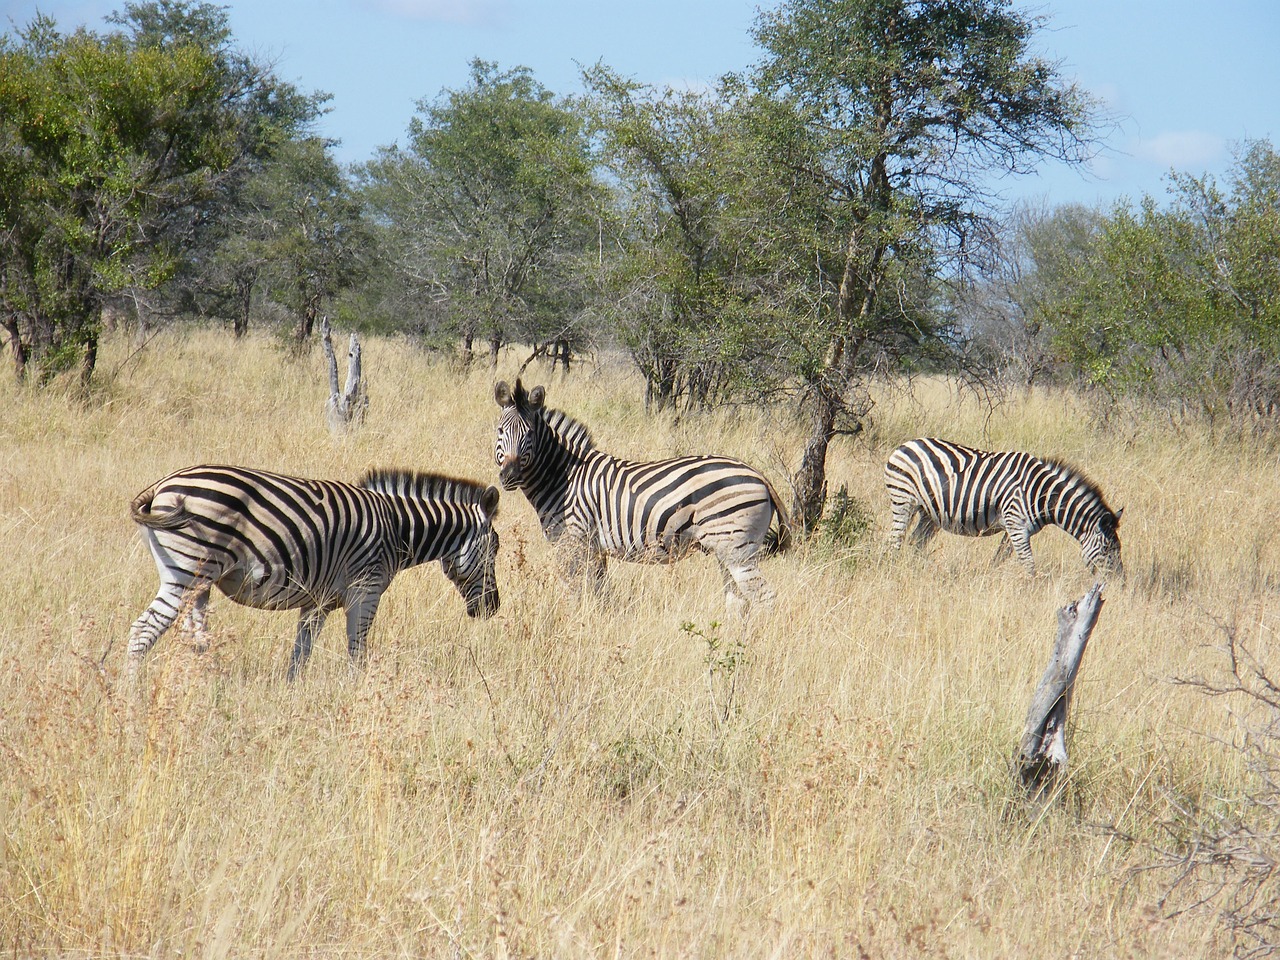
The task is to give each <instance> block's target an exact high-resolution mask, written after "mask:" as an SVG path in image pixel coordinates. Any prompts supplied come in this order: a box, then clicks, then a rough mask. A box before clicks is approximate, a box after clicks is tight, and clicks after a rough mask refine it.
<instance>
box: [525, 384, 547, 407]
mask: <svg viewBox="0 0 1280 960" xmlns="http://www.w3.org/2000/svg"><path fill="white" fill-rule="evenodd" d="M546 400H547V391H546V389H545V388H544V387H534V388H533V389H532V390H530V391H529V406H531V407H534V408H535V409H536V408H539V407H541V406H542V405H543V404H544V403H545V402H546Z"/></svg>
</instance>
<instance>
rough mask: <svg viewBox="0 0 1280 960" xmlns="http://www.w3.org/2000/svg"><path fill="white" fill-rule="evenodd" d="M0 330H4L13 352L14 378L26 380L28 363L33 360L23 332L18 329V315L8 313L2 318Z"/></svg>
mask: <svg viewBox="0 0 1280 960" xmlns="http://www.w3.org/2000/svg"><path fill="white" fill-rule="evenodd" d="M0 329H3V330H4V332H5V339H6V340H7V342H8V344H9V349H10V350H11V351H12V352H13V374H14V378H15V379H17V380H19V381H21V380H24V379H26V376H27V361H28V360H30V359H31V352H30V350H29V349H28V348H27V345H26V344H25V343H23V342H22V330H21V329H20V328H19V327H18V317H17V315H16V314H13V313H9V312H6V313H5V314H4V316H3V318H0Z"/></svg>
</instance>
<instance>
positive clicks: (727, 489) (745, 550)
mask: <svg viewBox="0 0 1280 960" xmlns="http://www.w3.org/2000/svg"><path fill="white" fill-rule="evenodd" d="M494 398H495V399H496V400H497V401H498V405H499V406H500V407H501V408H502V418H501V420H500V422H499V424H498V439H497V445H496V449H495V454H494V456H495V459H496V460H497V464H498V471H499V472H498V482H499V483H500V484H501V485H502V487H503V489H505V490H514V489H516V488H517V487H519V488H520V489H522V490H524V493H525V496H526V497H528V499H529V502H530V503H531V504H532V505H533V508H534V510H535V511H537V514H538V520H539V522H540V523H541V524H542V532H543V533H544V534H545V535H546V537H547V539H548V540H550V541H552V542H555V541H559V540H561V538H564V540H563V543H564V545H565V546H566V547H567V548H568V551H567V552H568V556H567V560H568V572H569V574H570V576H571V577H575V578H576V577H579V576H581V575H583V574H584V573H585V574H587V575H588V576H589V577H590V582H591V584H592V585H593V586H595V587H599V586H600V585H601V584H602V583H603V581H604V575H605V559H606V557H615V558H618V559H621V560H631V561H637V562H650V563H661V562H673V561H675V560H679V559H681V558H683V557H685V556H688V555H689V554H690V553H692V552H693V551H694V550H701V551H703V552H705V553H711V554H714V555H715V557H716V559H717V560H718V561H719V563H720V572H721V575H722V576H723V578H724V587H725V602H726V604H727V605H728V607H729V609H730V611H731V612H735V613H742V612H745V611H746V610H747V609H748V608H749V607H750V604H751V602H752V601H755V602H759V603H763V602H767V601H769V600H771V599H772V598H773V596H774V593H773V590H772V588H770V586H769V585H768V583H766V582H765V579H764V577H762V576H761V575H760V570H759V566H758V564H759V559H760V555H761V554H762V553H766V554H767V553H771V552H775V551H777V550H781V549H784V548H785V547H786V546H787V545H788V542H789V540H790V531H789V528H788V524H787V517H786V513H785V511H784V510H783V508H782V504H781V503H780V502H779V500H778V496H777V494H775V493H774V491H773V488H772V487H770V486H769V483H768V481H767V480H765V478H764V477H762V476H761V475H760V474H759V473H758V472H757V471H756V470H753V469H752V468H751V467H749V466H747V465H746V464H745V463H742V462H740V461H738V460H731V459H729V458H727V457H715V456H690V457H677V458H675V459H671V460H659V461H657V462H654V463H632V462H630V461H627V460H620V459H618V458H617V457H613V456H610V455H609V454H607V453H602V452H601V451H599V450H597V449H595V444H594V442H593V441H592V439H591V435H590V434H589V433H588V432H587V428H586V427H584V426H583V425H582V424H581V423H579V422H577V421H576V420H574V419H572V418H571V417H569V416H567V415H566V414H564V413H562V412H560V411H558V410H548V409H547V408H546V407H545V406H544V403H545V400H546V391H545V390H544V389H543V388H542V387H534V388H533V389H532V390H530V391H528V392H526V391H525V388H524V386H523V385H522V384H521V383H520V381H519V380H517V381H516V386H515V390H512V389H511V388H510V387H509V386H508V385H507V384H506V383H505V382H500V383H498V384H497V385H496V386H495V388H494ZM775 518H776V520H777V530H776V532H775V531H773V530H771V527H772V526H773V523H774V520H775Z"/></svg>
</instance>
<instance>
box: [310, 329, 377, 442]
mask: <svg viewBox="0 0 1280 960" xmlns="http://www.w3.org/2000/svg"><path fill="white" fill-rule="evenodd" d="M320 343H321V344H322V345H323V347H324V355H325V359H326V360H328V362H329V399H328V400H327V401H326V402H325V405H324V415H325V419H326V420H328V421H329V430H330V431H331V432H332V433H341V432H343V431H344V430H347V429H348V428H350V427H351V426H352V425H355V424H360V423H363V422H364V417H365V414H366V413H367V412H368V409H369V394H368V391H367V390H366V388H365V385H364V380H363V379H362V377H361V373H360V338H359V337H357V336H356V335H355V334H354V333H353V334H351V342H350V345H349V346H348V348H347V383H346V386H345V387H344V388H343V390H342V392H341V393H339V392H338V358H337V357H336V356H335V355H334V352H333V337H332V336H331V335H330V330H329V318H328V317H325V318H324V319H323V320H322V321H321V323H320Z"/></svg>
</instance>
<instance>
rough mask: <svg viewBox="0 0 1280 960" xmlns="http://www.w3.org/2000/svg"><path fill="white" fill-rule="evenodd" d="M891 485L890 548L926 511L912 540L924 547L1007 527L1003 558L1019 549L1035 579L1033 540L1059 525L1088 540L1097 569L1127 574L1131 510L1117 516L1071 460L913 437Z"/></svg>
mask: <svg viewBox="0 0 1280 960" xmlns="http://www.w3.org/2000/svg"><path fill="white" fill-rule="evenodd" d="M884 480H885V486H887V487H888V488H889V500H890V501H891V502H892V504H893V530H892V532H891V533H890V543H891V544H892V546H893V547H894V548H895V549H896V548H898V547H900V546H901V545H902V537H903V535H904V534H905V533H906V532H907V525H908V524H909V523H910V522H911V518H912V517H913V516H915V515H916V514H919V515H920V520H919V522H918V523H917V524H916V527H915V530H914V531H913V532H912V535H911V538H912V542H913V543H914V544H915V545H916V546H918V547H923V546H924V545H925V544H926V543H928V542H929V540H930V538H932V537H933V535H934V534H935V533H937V532H938V531H939V530H946V531H947V532H948V533H959V534H962V535H965V536H986V535H987V534H992V533H997V532H999V531H1002V530H1003V531H1004V533H1005V537H1004V539H1003V540H1002V541H1001V543H1000V547H999V549H998V550H997V551H996V557H995V560H1001V559H1003V558H1004V557H1005V556H1007V555H1008V553H1009V547H1010V546H1012V547H1013V551H1014V552H1015V553H1016V554H1017V555H1018V559H1019V560H1021V561H1022V564H1023V566H1025V567H1026V568H1027V570H1028V571H1029V572H1030V573H1032V574H1034V573H1035V560H1033V559H1032V556H1031V542H1030V541H1031V535H1032V534H1034V533H1037V532H1038V531H1039V530H1040V529H1041V528H1042V527H1046V526H1048V525H1050V524H1056V525H1057V526H1059V527H1062V529H1064V530H1065V531H1067V533H1069V534H1071V536H1073V537H1075V538H1076V540H1078V541H1079V542H1080V546H1081V548H1082V550H1083V552H1084V560H1085V563H1087V564H1088V565H1089V566H1090V568H1091V569H1094V570H1097V569H1098V568H1103V569H1106V570H1109V571H1111V572H1113V573H1115V574H1116V575H1117V576H1122V575H1123V572H1124V568H1123V566H1122V565H1121V563H1120V536H1119V534H1118V533H1117V532H1116V527H1117V526H1118V525H1119V523H1120V514H1121V513H1122V512H1123V511H1116V512H1114V513H1113V512H1112V510H1111V508H1110V507H1108V506H1107V504H1106V502H1105V501H1104V500H1103V499H1102V494H1101V493H1099V492H1098V488H1097V487H1095V486H1094V485H1093V484H1092V483H1090V482H1089V481H1088V480H1087V479H1085V478H1084V477H1083V476H1082V475H1081V474H1080V473H1079V472H1078V471H1077V470H1075V469H1074V468H1072V467H1070V466H1068V465H1067V464H1065V463H1059V462H1058V461H1055V460H1041V459H1039V458H1037V457H1033V456H1031V455H1030V454H1028V453H1018V452H1015V451H1005V452H1001V453H987V452H985V451H982V450H974V449H972V448H970V447H962V446H960V444H958V443H949V442H948V441H946V440H931V439H925V440H911V441H908V442H907V443H904V444H903V445H902V446H900V447H898V449H896V450H894V451H893V453H892V454H891V455H890V457H889V462H888V464H886V465H885V470H884ZM993 562H994V561H993Z"/></svg>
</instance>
